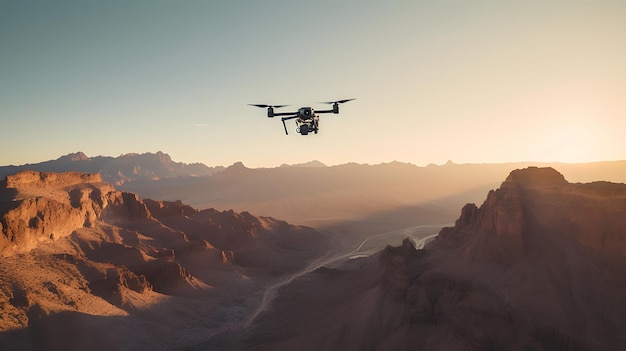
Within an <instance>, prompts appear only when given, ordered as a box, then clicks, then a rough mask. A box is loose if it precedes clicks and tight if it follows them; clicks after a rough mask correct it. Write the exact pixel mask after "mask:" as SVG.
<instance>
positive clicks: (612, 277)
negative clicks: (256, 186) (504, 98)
mask: <svg viewBox="0 0 626 351" xmlns="http://www.w3.org/2000/svg"><path fill="white" fill-rule="evenodd" d="M625 214H626V185H625V184H614V183H607V182H595V183H589V184H571V183H568V182H567V181H566V180H565V179H564V178H563V176H562V175H561V174H559V173H558V172H557V171H555V170H554V169H551V168H527V169H522V170H516V171H513V172H512V173H511V174H510V175H509V177H508V178H507V179H506V181H504V183H502V185H501V187H500V188H499V189H497V190H495V191H491V192H490V193H489V194H488V196H487V199H486V200H485V202H484V203H483V204H482V206H480V208H478V207H476V206H475V205H473V204H469V205H467V206H465V207H464V208H463V210H462V212H461V216H460V218H459V219H458V220H457V222H456V224H455V226H454V227H452V228H444V229H443V230H442V231H441V232H440V234H439V236H438V237H437V238H436V240H435V241H434V242H432V243H431V244H430V245H428V246H427V247H426V249H425V250H423V251H416V250H414V249H411V248H410V247H409V246H410V245H409V243H407V242H405V243H404V245H403V246H402V247H401V248H391V247H390V248H387V249H386V250H385V251H384V252H383V253H382V254H381V258H380V260H381V265H382V268H383V271H384V273H383V275H382V278H381V281H382V286H383V287H384V289H385V291H386V292H387V294H388V296H389V298H391V299H393V300H394V301H397V302H399V303H402V304H404V305H405V308H406V310H407V311H408V315H407V316H406V319H405V323H406V324H405V325H406V327H407V328H408V330H409V332H408V333H407V334H406V338H407V339H408V340H409V342H411V343H416V344H419V345H430V347H428V348H429V349H432V348H445V349H458V350H462V349H473V350H483V349H485V350H486V349H568V350H590V349H593V350H611V349H622V348H624V347H626V334H624V333H623V330H626V317H625V316H626V314H625V313H626V299H624V298H623V296H626V285H625V284H624V283H623V279H622V278H621V277H622V273H621V272H623V269H624V268H625V267H626V216H625ZM424 330H430V332H429V333H428V335H427V336H425V334H424V333H423V331H424ZM445 335H454V338H452V339H448V338H446V337H445ZM417 336H419V337H417Z"/></svg>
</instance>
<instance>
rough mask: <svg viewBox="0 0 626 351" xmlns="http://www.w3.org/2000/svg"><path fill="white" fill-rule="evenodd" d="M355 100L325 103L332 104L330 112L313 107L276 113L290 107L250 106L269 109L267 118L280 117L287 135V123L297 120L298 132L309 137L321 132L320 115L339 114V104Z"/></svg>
mask: <svg viewBox="0 0 626 351" xmlns="http://www.w3.org/2000/svg"><path fill="white" fill-rule="evenodd" d="M352 100H354V99H346V100H338V101H331V102H325V104H332V105H333V108H332V109H330V110H317V111H316V110H314V109H313V108H311V107H300V108H299V109H298V111H296V112H277V113H276V112H274V109H275V108H276V109H277V108H281V107H285V106H288V105H259V104H250V106H256V107H261V108H267V117H268V118H273V117H276V116H280V117H281V118H280V119H281V121H282V122H283V127H284V128H285V134H289V133H288V132H287V125H286V124H285V121H287V120H290V119H295V120H296V132H298V133H300V134H301V135H308V134H309V133H310V132H313V133H315V134H317V132H318V131H319V125H320V117H319V114H322V113H334V114H338V113H339V104H343V103H344V102H348V101H352Z"/></svg>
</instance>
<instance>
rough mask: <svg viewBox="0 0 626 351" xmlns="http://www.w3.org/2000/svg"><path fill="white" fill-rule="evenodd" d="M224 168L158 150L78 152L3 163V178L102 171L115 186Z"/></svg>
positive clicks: (198, 173)
mask: <svg viewBox="0 0 626 351" xmlns="http://www.w3.org/2000/svg"><path fill="white" fill-rule="evenodd" d="M223 168H224V167H212V168H211V167H208V166H206V165H204V164H202V163H192V164H185V163H180V162H174V161H172V158H171V157H170V156H169V155H168V154H165V153H163V152H161V151H159V152H157V153H154V154H153V153H144V154H136V153H129V154H124V155H121V156H119V157H110V156H96V157H88V156H87V155H85V154H84V153H83V152H76V153H72V154H68V155H64V156H61V157H59V158H58V159H56V160H50V161H45V162H40V163H33V164H25V165H20V166H0V179H2V178H4V177H6V176H7V175H10V174H14V173H17V172H19V171H23V170H31V171H38V172H71V171H73V172H83V173H98V174H100V175H101V176H102V179H103V180H104V181H106V182H108V183H111V184H114V185H120V184H123V183H125V182H128V181H138V180H155V179H163V178H171V177H178V176H183V175H184V176H194V177H197V176H206V175H211V174H214V173H216V172H219V171H221V170H222V169H223Z"/></svg>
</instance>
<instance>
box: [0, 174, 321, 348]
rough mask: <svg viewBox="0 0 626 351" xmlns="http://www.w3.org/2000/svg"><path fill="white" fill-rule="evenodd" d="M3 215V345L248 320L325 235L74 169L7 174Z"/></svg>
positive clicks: (205, 329)
mask: <svg viewBox="0 0 626 351" xmlns="http://www.w3.org/2000/svg"><path fill="white" fill-rule="evenodd" d="M0 223H1V227H0V229H1V232H2V234H1V235H0V252H1V253H2V257H0V345H6V344H11V345H14V346H15V347H14V349H51V350H52V349H69V350H73V349H76V350H78V349H137V348H146V347H147V348H150V349H172V348H181V347H183V346H184V345H189V344H193V343H194V340H202V338H204V337H205V335H207V334H210V333H211V332H212V331H213V330H215V329H216V328H220V326H221V325H222V324H223V323H234V322H236V321H237V320H238V319H241V318H244V317H245V312H246V310H247V309H248V308H251V307H252V306H253V305H254V303H255V300H254V299H255V298H256V296H257V295H255V294H258V292H259V289H261V287H262V286H263V285H264V284H266V283H267V282H268V281H271V280H272V279H277V278H278V277H280V276H281V275H282V274H285V273H287V272H292V271H295V270H298V269H301V268H302V267H303V266H304V265H306V264H307V262H308V261H309V260H311V259H313V258H316V257H318V255H320V254H321V252H323V251H324V250H325V245H326V243H325V239H324V237H323V236H321V235H320V234H319V233H317V232H315V231H314V230H312V229H311V228H306V227H298V226H292V225H289V224H287V223H285V222H283V221H280V220H276V219H273V218H268V217H257V216H254V215H252V214H250V213H236V212H234V211H223V212H220V211H216V210H211V209H208V210H197V209H194V208H192V207H190V206H187V205H185V204H183V203H182V202H180V201H173V202H168V201H155V200H142V199H140V198H139V197H138V196H137V195H136V194H133V193H129V192H123V191H117V190H116V189H115V188H114V187H113V186H112V185H111V184H108V183H105V182H102V179H101V177H100V175H97V174H83V173H75V172H69V173H45V172H34V171H24V172H20V173H17V174H15V175H10V176H8V177H7V178H5V179H4V180H3V181H2V183H1V184H0ZM87 316H90V317H87ZM207 316H208V317H207ZM120 318H121V319H120ZM60 321H62V323H60ZM189 325H192V326H193V328H192V329H189ZM67 328H69V329H67ZM72 328H75V330H78V331H80V332H77V331H72V330H73V329H72ZM101 328H105V329H106V330H108V332H109V333H112V334H111V335H116V336H115V337H111V338H108V337H107V338H106V340H104V339H103V338H104V336H103V335H104V334H101V333H99V332H98V330H101ZM70 329H72V330H70ZM155 330H159V331H164V330H167V331H168V332H166V333H163V332H162V333H155V332H154V331H155ZM76 333H78V334H76ZM63 335H65V337H62V336H63ZM172 335H176V337H173V336H172ZM83 337H84V338H83Z"/></svg>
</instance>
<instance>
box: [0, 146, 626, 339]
mask: <svg viewBox="0 0 626 351" xmlns="http://www.w3.org/2000/svg"><path fill="white" fill-rule="evenodd" d="M129 157H131V158H132V157H141V155H133V156H129ZM68 159H69V161H68ZM72 159H74V161H72ZM148 159H149V160H152V161H155V160H156V161H157V163H156V164H151V163H150V162H148V163H144V164H143V167H142V168H141V170H142V173H141V174H152V175H154V174H156V173H155V171H153V170H152V168H155V167H161V166H159V165H162V164H163V162H166V163H170V162H172V161H171V159H169V157H164V156H163V155H160V156H159V157H154V156H152V155H148ZM63 162H64V163H65V164H66V166H67V165H68V164H69V165H70V166H71V165H73V162H78V163H79V164H84V162H89V161H88V160H86V159H85V158H84V157H82V156H81V157H65V158H63ZM52 164H56V163H54V162H52ZM48 165H49V164H48ZM307 166H308V167H305V166H303V165H294V166H283V167H279V168H276V169H248V168H246V167H245V166H243V165H242V164H236V165H233V166H231V167H228V168H225V169H223V170H220V171H219V172H217V173H212V174H211V175H202V176H191V175H182V176H181V175H170V176H167V177H164V178H159V177H157V176H153V177H151V178H150V179H148V178H146V177H144V176H138V177H137V178H132V177H131V176H130V174H132V172H131V173H130V174H128V175H125V176H124V181H123V182H121V183H120V182H119V181H115V182H116V184H118V185H114V184H111V183H109V182H105V181H103V176H102V175H101V174H100V173H95V174H88V173H80V172H64V173H54V172H43V171H21V172H18V173H15V174H10V175H8V176H6V178H5V179H4V180H3V181H2V183H1V184H0V210H1V212H0V213H1V215H0V225H1V226H0V229H1V230H2V233H3V236H2V237H0V254H1V256H2V257H0V260H1V261H2V264H1V265H0V267H1V268H0V269H1V270H0V274H1V277H2V279H1V280H0V282H1V283H0V302H1V303H2V306H3V307H2V308H1V309H0V329H1V331H0V345H2V346H5V345H7V346H8V347H10V348H11V349H17V350H61V349H62V350H84V349H94V350H96V349H119V350H136V349H146V350H181V349H187V350H252V349H254V350H291V349H303V350H308V349H311V350H314V349H315V350H317V349H328V350H363V349H371V350H387V349H400V350H402V349H414V348H418V349H421V348H423V349H441V350H455V349H458V350H466V349H471V350H481V349H494V348H495V349H516V348H517V349H533V350H535V349H537V350H540V349H555V348H556V349H564V348H566V349H574V350H578V349H580V350H586V349H613V345H617V346H619V347H623V346H624V345H626V344H625V340H626V339H625V337H624V335H623V333H622V332H621V330H624V327H625V325H626V322H625V321H624V319H623V317H621V316H623V315H625V314H624V312H626V303H625V300H624V299H623V298H622V297H621V296H625V295H626V294H624V293H625V292H626V291H624V289H626V286H624V285H623V284H622V283H621V281H622V280H621V279H620V275H619V272H621V271H622V269H623V268H626V260H625V258H624V257H625V256H624V254H625V251H626V249H625V247H626V237H625V236H624V233H625V232H626V223H625V222H624V218H625V217H624V216H623V213H624V212H625V211H626V208H625V207H624V206H625V205H626V202H625V200H624V199H625V198H626V188H625V186H624V184H623V183H620V182H607V181H602V182H581V181H578V182H572V181H570V180H569V179H568V178H567V177H565V176H564V175H563V174H561V173H559V172H558V171H557V170H555V169H553V168H549V167H542V168H537V167H524V168H522V169H519V170H515V171H513V172H510V171H509V173H507V174H508V175H505V176H503V177H502V178H501V179H500V182H501V181H502V179H505V180H504V182H502V183H499V186H498V185H496V186H493V187H490V185H489V184H490V182H491V179H492V178H495V177H496V175H497V174H500V173H501V172H502V169H504V168H506V167H507V166H505V165H454V164H447V165H445V166H429V167H425V168H420V167H415V166H413V165H410V164H400V163H392V164H384V165H378V166H368V165H356V164H350V165H345V166H336V167H326V166H324V165H319V164H317V163H313V164H307ZM619 167H623V164H622V163H601V164H581V165H570V168H569V169H568V168H567V167H565V169H568V172H570V174H573V175H574V174H577V172H578V174H579V175H578V177H579V178H578V179H583V178H584V177H589V176H590V175H589V174H591V175H593V176H595V175H597V174H601V173H602V172H603V171H606V170H609V169H619ZM184 168H186V167H184V165H178V166H176V169H179V170H180V169H184ZM485 170H491V171H487V172H483V171H485ZM593 170H595V172H599V173H594V171H593ZM490 172H491V173H490ZM113 173H115V172H113ZM117 174H124V173H123V172H117ZM342 174H343V175H342ZM623 174H625V173H619V174H613V176H612V177H613V179H616V178H617V179H620V178H619V177H622V176H623ZM293 179H297V180H298V182H294V181H293ZM459 179H461V180H459ZM566 179H567V180H566ZM302 184H305V186H303V185H302ZM451 184H452V185H451ZM128 185H132V186H135V187H137V188H138V189H141V190H142V191H144V192H145V193H150V192H155V191H158V192H159V193H160V194H162V195H164V196H163V197H164V198H167V199H165V200H164V199H160V198H159V197H154V198H156V199H158V200H151V199H148V198H147V197H144V196H140V195H138V194H136V193H134V192H131V191H129V190H124V189H122V188H123V187H125V186H128ZM200 185H201V186H200ZM442 189H443V190H442ZM493 189H497V190H493ZM177 191H180V192H181V198H185V197H187V198H188V200H190V201H191V202H193V201H194V200H193V199H196V200H197V201H200V200H202V201H205V206H206V207H199V206H198V207H196V206H194V207H192V206H190V205H189V204H188V203H187V202H185V201H180V200H173V199H172V198H171V197H173V196H175V195H174V194H175V193H176V192H177ZM479 192H482V194H481V195H479V194H478V193H479ZM155 195H158V194H155ZM165 195H167V196H165ZM246 196H247V197H246ZM464 198H465V199H467V200H466V201H465V202H464V201H463V199H464ZM475 199H478V200H475ZM472 200H474V201H472ZM318 201H319V202H318ZM198 203H199V202H198ZM460 203H462V205H460ZM475 203H477V204H482V205H480V206H478V205H475ZM209 204H216V205H218V204H221V206H226V207H228V206H232V207H233V208H235V210H233V209H221V208H219V206H216V207H217V209H215V208H211V207H209ZM240 206H241V207H243V206H250V207H251V208H254V209H255V210H254V211H250V212H248V211H246V210H241V207H240ZM264 211H267V212H269V213H270V214H271V213H279V214H280V213H284V214H285V217H289V218H291V220H289V223H288V222H285V221H284V220H283V218H281V217H273V216H272V217H270V216H267V215H266V214H265V213H264ZM459 212H460V216H459ZM292 220H293V221H292ZM302 224H307V226H303V225H302ZM398 245H400V246H398Z"/></svg>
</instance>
